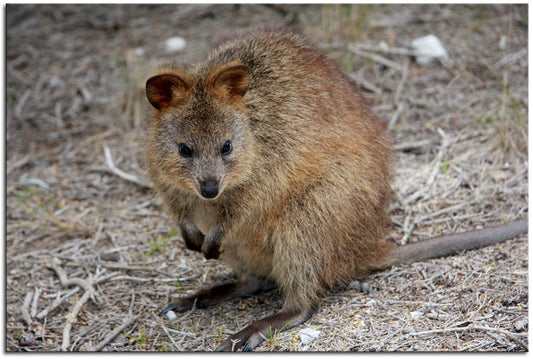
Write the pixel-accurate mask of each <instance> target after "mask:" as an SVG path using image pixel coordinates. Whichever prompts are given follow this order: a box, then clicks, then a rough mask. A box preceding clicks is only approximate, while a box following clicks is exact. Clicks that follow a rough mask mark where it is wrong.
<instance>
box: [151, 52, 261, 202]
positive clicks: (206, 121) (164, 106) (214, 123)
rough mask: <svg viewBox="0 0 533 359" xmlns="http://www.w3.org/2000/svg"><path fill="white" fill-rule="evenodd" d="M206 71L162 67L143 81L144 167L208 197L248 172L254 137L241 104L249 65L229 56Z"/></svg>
mask: <svg viewBox="0 0 533 359" xmlns="http://www.w3.org/2000/svg"><path fill="white" fill-rule="evenodd" d="M199 72H202V71H199ZM205 72H206V73H204V74H203V75H202V74H200V75H198V74H195V75H193V74H190V73H188V72H186V71H181V70H178V69H174V68H172V69H169V68H167V69H162V70H161V71H160V72H159V74H157V75H155V76H153V77H151V78H150V79H148V81H147V82H146V95H147V97H148V100H149V101H150V103H151V104H152V106H153V107H154V108H155V116H154V120H153V121H154V122H153V126H152V134H151V136H150V140H149V146H148V149H147V150H148V151H149V156H148V160H149V161H152V162H155V163H148V168H149V169H150V175H151V177H152V179H153V177H154V176H156V177H157V178H158V180H159V181H162V183H165V185H166V186H172V187H175V186H177V187H180V188H181V189H185V190H189V191H191V192H194V193H196V194H197V195H198V196H199V197H200V198H202V199H205V200H213V199H217V198H219V197H220V196H221V195H222V194H223V193H224V191H229V190H230V189H231V188H234V187H236V186H238V185H239V184H242V183H244V182H245V181H246V179H247V178H248V177H249V175H250V171H251V169H252V165H253V162H254V160H253V157H254V155H253V154H254V144H253V141H254V138H253V135H252V134H251V132H250V128H249V120H248V115H247V112H248V111H247V108H246V106H245V105H244V96H246V91H247V89H248V85H249V70H248V68H247V67H246V66H244V65H242V64H240V63H239V62H237V61H233V62H229V63H227V64H225V65H223V66H219V67H216V68H214V69H212V70H210V71H205ZM161 177H163V178H161Z"/></svg>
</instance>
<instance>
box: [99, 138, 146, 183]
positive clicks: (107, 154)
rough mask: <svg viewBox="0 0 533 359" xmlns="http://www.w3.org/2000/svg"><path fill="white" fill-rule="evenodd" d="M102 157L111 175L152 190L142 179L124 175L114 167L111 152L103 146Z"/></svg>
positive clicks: (127, 174)
mask: <svg viewBox="0 0 533 359" xmlns="http://www.w3.org/2000/svg"><path fill="white" fill-rule="evenodd" d="M104 155H105V160H106V164H107V166H108V167H109V170H110V171H111V173H113V174H114V175H116V176H118V177H120V178H122V179H123V180H126V181H128V182H131V183H134V184H136V185H138V186H141V187H142V188H152V185H151V184H149V183H148V182H146V181H144V180H142V179H139V178H138V177H137V176H135V175H132V174H129V173H126V172H124V171H122V170H121V169H119V168H118V167H117V166H115V164H114V163H113V157H112V156H111V151H110V150H109V147H107V146H104Z"/></svg>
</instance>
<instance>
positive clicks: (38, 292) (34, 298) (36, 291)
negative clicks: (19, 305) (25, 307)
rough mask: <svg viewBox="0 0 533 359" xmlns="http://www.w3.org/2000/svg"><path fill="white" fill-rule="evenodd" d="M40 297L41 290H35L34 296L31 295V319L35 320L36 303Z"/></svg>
mask: <svg viewBox="0 0 533 359" xmlns="http://www.w3.org/2000/svg"><path fill="white" fill-rule="evenodd" d="M40 296H41V288H35V294H34V295H33V301H32V302H31V313H30V315H31V317H32V318H35V315H36V314H37V303H38V302H39V297H40Z"/></svg>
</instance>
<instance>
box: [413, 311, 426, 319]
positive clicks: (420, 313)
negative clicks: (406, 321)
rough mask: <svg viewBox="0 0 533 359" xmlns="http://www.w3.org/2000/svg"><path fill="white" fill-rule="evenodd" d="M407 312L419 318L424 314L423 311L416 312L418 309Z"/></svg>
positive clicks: (414, 317)
mask: <svg viewBox="0 0 533 359" xmlns="http://www.w3.org/2000/svg"><path fill="white" fill-rule="evenodd" d="M409 314H410V315H411V318H413V319H416V318H420V317H422V316H423V315H424V313H423V312H418V311H414V312H410V313H409Z"/></svg>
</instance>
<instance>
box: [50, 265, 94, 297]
mask: <svg viewBox="0 0 533 359" xmlns="http://www.w3.org/2000/svg"><path fill="white" fill-rule="evenodd" d="M48 268H50V269H53V270H54V272H56V274H57V276H58V277H59V281H60V282H61V286H62V287H70V286H73V285H77V286H79V287H82V288H83V289H85V291H86V292H89V293H90V295H91V299H93V298H94V293H96V292H95V290H94V288H93V286H92V285H91V284H90V283H89V282H87V281H86V280H84V279H81V278H71V279H69V278H67V274H66V273H65V271H64V270H63V268H61V267H60V266H59V265H57V264H56V263H53V264H52V265H50V266H49V267H48ZM93 300H94V299H93Z"/></svg>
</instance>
